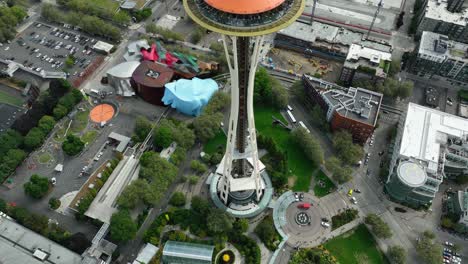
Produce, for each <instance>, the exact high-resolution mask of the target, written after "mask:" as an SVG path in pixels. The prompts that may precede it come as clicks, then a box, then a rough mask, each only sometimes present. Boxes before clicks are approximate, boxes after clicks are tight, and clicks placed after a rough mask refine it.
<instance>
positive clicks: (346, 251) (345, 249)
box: [324, 224, 389, 264]
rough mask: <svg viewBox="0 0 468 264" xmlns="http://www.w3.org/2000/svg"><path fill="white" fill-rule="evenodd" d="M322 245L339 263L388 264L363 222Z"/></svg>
mask: <svg viewBox="0 0 468 264" xmlns="http://www.w3.org/2000/svg"><path fill="white" fill-rule="evenodd" d="M324 247H325V248H326V249H327V250H328V251H330V253H331V254H332V255H333V256H335V257H336V259H337V260H338V261H339V262H340V263H346V264H361V263H368V264H388V263H389V262H388V261H387V259H386V258H385V256H384V255H383V254H382V252H381V251H380V250H379V248H378V247H377V244H376V242H375V240H374V238H373V237H372V234H371V233H369V230H367V227H366V226H365V225H364V224H361V225H359V226H358V227H357V228H356V229H353V230H351V231H349V232H346V233H344V234H343V235H341V236H338V237H336V238H334V239H332V240H329V241H328V242H327V243H326V244H325V245H324Z"/></svg>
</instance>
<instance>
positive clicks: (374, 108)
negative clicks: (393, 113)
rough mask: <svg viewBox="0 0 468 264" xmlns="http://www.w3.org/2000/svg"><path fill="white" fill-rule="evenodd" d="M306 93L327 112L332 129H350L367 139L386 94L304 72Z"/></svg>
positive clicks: (359, 137)
mask: <svg viewBox="0 0 468 264" xmlns="http://www.w3.org/2000/svg"><path fill="white" fill-rule="evenodd" d="M302 81H303V83H304V89H305V92H306V96H307V98H308V99H309V100H311V101H312V102H313V103H314V104H317V105H319V106H320V107H321V108H322V110H323V112H324V113H326V119H327V121H328V122H329V123H330V126H331V129H332V130H334V131H337V130H341V129H344V130H347V131H349V132H350V133H351V135H352V136H353V139H354V140H355V141H357V142H359V143H364V142H366V141H367V139H368V138H369V137H370V136H371V135H372V133H373V132H374V129H375V126H376V125H377V120H378V116H379V110H380V105H381V103H382V98H383V95H382V94H381V93H377V92H373V91H369V90H366V89H363V88H354V87H349V88H344V87H341V86H338V85H336V84H333V83H329V82H326V81H323V80H322V79H317V78H314V77H311V76H308V75H303V76H302Z"/></svg>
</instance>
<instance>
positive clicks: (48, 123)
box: [38, 115, 55, 135]
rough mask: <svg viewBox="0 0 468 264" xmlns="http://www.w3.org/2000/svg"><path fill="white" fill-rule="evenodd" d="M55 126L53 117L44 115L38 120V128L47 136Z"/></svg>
mask: <svg viewBox="0 0 468 264" xmlns="http://www.w3.org/2000/svg"><path fill="white" fill-rule="evenodd" d="M54 126H55V120H54V118H53V117H51V116H48V115H45V116H43V117H42V118H41V119H39V124H38V127H39V128H40V129H41V130H42V132H43V133H44V134H45V135H47V134H49V132H50V131H52V129H53V128H54Z"/></svg>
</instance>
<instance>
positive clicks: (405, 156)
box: [385, 103, 468, 207]
mask: <svg viewBox="0 0 468 264" xmlns="http://www.w3.org/2000/svg"><path fill="white" fill-rule="evenodd" d="M467 140H468V120H467V119H464V118H461V117H458V116H455V115H451V114H448V113H445V112H441V111H437V110H435V109H432V108H428V107H424V106H420V105H417V104H414V103H409V104H408V111H407V113H406V120H404V122H400V124H399V128H398V133H397V136H396V139H395V147H394V150H393V155H392V159H391V162H390V170H389V177H388V180H387V183H386V186H385V189H386V191H387V193H388V194H389V195H390V196H391V198H393V199H394V200H396V201H399V202H403V203H407V204H408V205H413V206H416V207H418V206H421V205H428V204H430V203H431V202H432V199H433V198H434V197H435V194H436V193H437V191H438V190H439V185H440V184H441V183H442V181H443V179H444V178H445V177H448V176H456V175H459V174H460V173H463V171H465V172H468V170H467V169H468V143H467ZM409 164H413V165H409Z"/></svg>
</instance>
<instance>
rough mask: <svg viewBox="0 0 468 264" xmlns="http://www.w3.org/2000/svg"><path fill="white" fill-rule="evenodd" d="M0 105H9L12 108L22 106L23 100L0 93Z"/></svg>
mask: <svg viewBox="0 0 468 264" xmlns="http://www.w3.org/2000/svg"><path fill="white" fill-rule="evenodd" d="M0 103H5V104H10V105H14V106H22V105H23V100H21V99H20V98H18V97H15V96H12V95H10V94H8V93H6V92H4V91H0Z"/></svg>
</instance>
